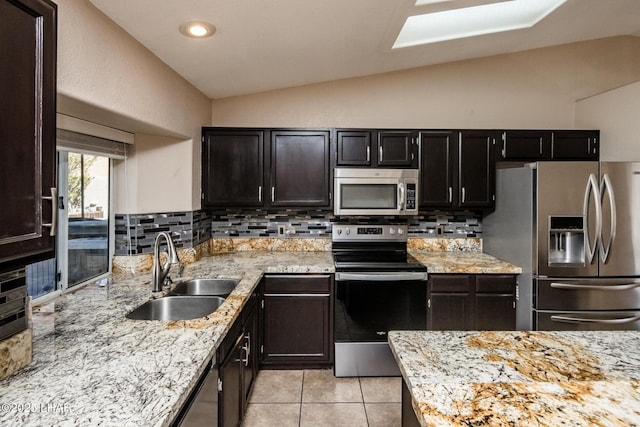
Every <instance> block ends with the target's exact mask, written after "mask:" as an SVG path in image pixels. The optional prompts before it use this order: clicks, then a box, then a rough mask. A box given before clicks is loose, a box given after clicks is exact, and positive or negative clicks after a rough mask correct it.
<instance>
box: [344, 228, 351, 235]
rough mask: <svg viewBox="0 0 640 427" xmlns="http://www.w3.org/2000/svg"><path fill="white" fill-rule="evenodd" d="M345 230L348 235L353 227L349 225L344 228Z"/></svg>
mask: <svg viewBox="0 0 640 427" xmlns="http://www.w3.org/2000/svg"><path fill="white" fill-rule="evenodd" d="M344 232H345V233H347V236H348V235H349V234H351V229H350V228H349V227H347V228H345V229H344Z"/></svg>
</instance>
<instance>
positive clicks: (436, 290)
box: [427, 274, 473, 331]
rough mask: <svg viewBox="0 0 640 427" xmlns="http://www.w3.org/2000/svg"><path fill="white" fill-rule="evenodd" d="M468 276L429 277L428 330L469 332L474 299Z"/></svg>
mask: <svg viewBox="0 0 640 427" xmlns="http://www.w3.org/2000/svg"><path fill="white" fill-rule="evenodd" d="M469 281H470V277H469V276H467V275H459V274H456V275H448V274H437V275H435V274H434V275H431V276H430V277H429V285H428V307H427V313H428V314H427V329H429V330H440V331H444V330H460V331H464V330H468V329H470V326H471V324H472V310H473V308H472V299H471V295H470V292H469Z"/></svg>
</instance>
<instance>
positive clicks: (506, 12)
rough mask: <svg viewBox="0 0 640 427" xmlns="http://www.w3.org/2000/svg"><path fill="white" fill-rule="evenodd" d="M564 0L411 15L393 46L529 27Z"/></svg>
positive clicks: (517, 1)
mask: <svg viewBox="0 0 640 427" xmlns="http://www.w3.org/2000/svg"><path fill="white" fill-rule="evenodd" d="M418 1H424V0H418ZM565 2H566V0H510V1H502V2H499V3H492V4H485V5H481V6H473V7H465V8H461V9H451V10H445V11H442V12H434V13H427V14H424V15H415V16H410V17H409V18H407V20H406V22H405V23H404V26H403V27H402V30H400V34H398V38H397V39H396V42H395V43H394V44H393V49H397V48H401V47H409V46H417V45H421V44H428V43H436V42H441V41H445V40H453V39H461V38H464V37H473V36H479V35H482V34H492V33H499V32H502V31H511V30H518V29H521V28H529V27H532V26H534V25H535V24H537V23H538V22H540V21H541V20H542V19H544V18H545V17H546V16H547V15H549V14H550V13H551V12H553V11H554V10H556V9H557V8H558V7H560V6H561V5H562V4H563V3H565Z"/></svg>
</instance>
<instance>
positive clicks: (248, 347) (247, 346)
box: [242, 332, 251, 366]
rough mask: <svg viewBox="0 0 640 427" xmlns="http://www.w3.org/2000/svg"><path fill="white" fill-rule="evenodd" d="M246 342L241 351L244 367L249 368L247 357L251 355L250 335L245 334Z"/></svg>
mask: <svg viewBox="0 0 640 427" xmlns="http://www.w3.org/2000/svg"><path fill="white" fill-rule="evenodd" d="M245 338H246V339H247V342H246V343H245V344H244V345H243V346H242V350H244V354H245V359H244V360H243V362H244V366H249V355H250V354H251V334H249V332H247V335H246V336H245Z"/></svg>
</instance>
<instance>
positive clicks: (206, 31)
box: [180, 21, 216, 38]
mask: <svg viewBox="0 0 640 427" xmlns="http://www.w3.org/2000/svg"><path fill="white" fill-rule="evenodd" d="M180 32H181V33H182V34H184V35H185V36H187V37H195V38H204V37H210V36H212V35H213V33H215V32H216V27H214V26H213V25H212V24H209V23H208V22H203V21H190V22H185V23H183V24H182V25H180Z"/></svg>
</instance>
